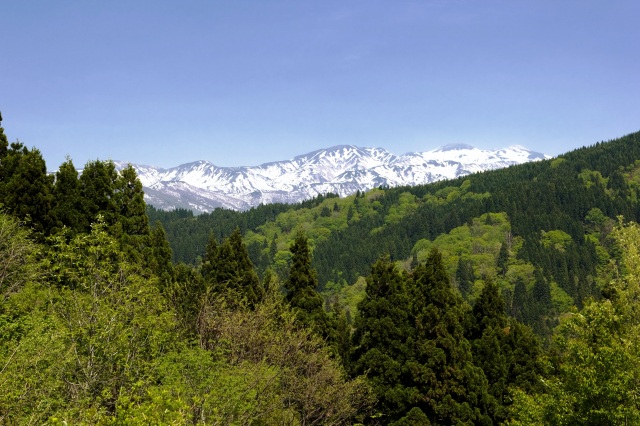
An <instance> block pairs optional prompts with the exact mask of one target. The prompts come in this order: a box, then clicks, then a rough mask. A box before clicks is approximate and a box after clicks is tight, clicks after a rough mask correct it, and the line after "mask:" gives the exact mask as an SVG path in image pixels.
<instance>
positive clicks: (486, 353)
mask: <svg viewBox="0 0 640 426" xmlns="http://www.w3.org/2000/svg"><path fill="white" fill-rule="evenodd" d="M471 323H472V326H471V329H470V330H469V340H470V342H471V347H472V353H473V360H474V364H475V365H477V366H479V367H480V368H482V371H483V372H484V374H485V376H486V377H487V380H488V382H489V391H490V393H491V395H492V396H493V397H494V398H495V399H496V401H497V403H498V406H497V407H496V408H495V410H494V412H493V413H492V417H493V419H494V420H495V421H497V422H500V423H502V422H504V421H505V420H506V416H507V413H506V406H508V405H509V401H510V399H509V398H508V393H509V386H511V385H516V386H519V387H521V388H526V389H532V388H533V387H534V386H535V384H536V383H537V374H538V373H539V363H538V355H539V353H540V346H539V343H538V340H537V339H536V338H535V336H534V335H533V332H532V331H531V329H529V328H528V327H526V326H524V325H523V324H521V323H519V322H518V321H516V320H515V319H513V318H512V319H509V318H508V317H507V315H506V313H505V305H504V301H503V299H502V296H501V295H500V289H499V287H498V285H497V284H496V283H495V282H494V281H493V280H490V279H489V280H487V281H486V284H485V286H484V288H483V290H482V293H481V294H480V296H479V297H478V300H477V301H476V303H475V305H474V306H473V309H472V321H471Z"/></svg>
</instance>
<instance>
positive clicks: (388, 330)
mask: <svg viewBox="0 0 640 426" xmlns="http://www.w3.org/2000/svg"><path fill="white" fill-rule="evenodd" d="M358 313H359V315H358V316H357V317H356V321H355V330H354V334H353V340H352V341H353V353H352V356H351V368H352V372H353V374H354V375H360V374H366V376H367V378H368V379H369V382H370V383H371V385H372V386H373V390H374V392H375V394H376V396H377V398H378V401H379V403H378V409H379V410H380V412H381V414H382V415H383V418H384V420H385V422H388V421H393V420H398V419H399V418H401V417H402V416H404V414H405V413H406V412H407V411H408V409H409V407H410V405H409V404H410V401H411V400H412V399H415V395H414V392H413V391H412V389H411V388H410V387H408V386H407V384H406V383H404V382H403V380H404V376H405V362H406V361H407V356H408V348H407V346H406V343H407V339H408V338H409V336H410V335H411V334H412V327H411V324H410V322H409V295H408V293H407V291H406V288H405V285H404V278H403V277H402V275H401V274H400V273H399V272H398V270H397V268H396V267H395V265H394V264H393V263H392V262H391V260H390V259H389V257H388V256H386V257H383V258H381V259H379V260H378V261H377V262H376V263H375V264H374V265H373V266H372V267H371V273H370V275H369V276H368V277H367V287H366V294H365V297H364V299H363V300H362V301H361V302H360V303H359V304H358Z"/></svg>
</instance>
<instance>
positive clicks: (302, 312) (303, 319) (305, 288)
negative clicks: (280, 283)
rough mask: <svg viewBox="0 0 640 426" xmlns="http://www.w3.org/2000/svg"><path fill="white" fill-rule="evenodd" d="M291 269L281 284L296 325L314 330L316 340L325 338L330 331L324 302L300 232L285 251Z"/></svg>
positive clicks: (303, 237)
mask: <svg viewBox="0 0 640 426" xmlns="http://www.w3.org/2000/svg"><path fill="white" fill-rule="evenodd" d="M289 250H290V251H291V254H292V257H291V269H290V271H289V278H288V279H287V281H286V282H285V290H286V292H287V294H286V299H287V302H289V305H290V306H291V308H292V309H293V311H294V312H295V313H296V316H297V318H298V321H300V323H301V324H302V325H304V326H306V327H309V328H311V329H313V330H315V331H316V332H317V333H318V334H319V335H320V336H322V337H324V338H329V337H330V336H331V335H332V327H331V324H330V321H329V316H328V315H327V313H326V312H325V310H324V300H323V299H322V296H321V295H320V293H318V291H317V290H316V289H317V288H318V278H317V277H316V271H315V270H314V269H313V268H311V252H310V250H309V244H308V241H307V237H305V235H304V234H303V233H302V232H301V231H300V232H298V233H297V234H296V237H295V240H294V241H293V244H292V245H291V248H290V249H289Z"/></svg>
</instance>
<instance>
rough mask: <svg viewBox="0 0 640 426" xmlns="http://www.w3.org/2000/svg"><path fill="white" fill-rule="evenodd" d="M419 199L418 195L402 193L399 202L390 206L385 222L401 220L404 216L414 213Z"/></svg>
mask: <svg viewBox="0 0 640 426" xmlns="http://www.w3.org/2000/svg"><path fill="white" fill-rule="evenodd" d="M417 201H418V199H417V197H416V196H415V195H413V194H411V193H409V192H403V193H402V194H400V197H399V199H398V203H397V204H394V205H392V206H391V207H390V208H389V213H387V216H386V217H385V218H384V221H385V223H387V224H391V223H397V222H400V220H402V218H403V217H405V216H407V215H409V214H411V213H413V212H414V211H415V210H416V208H418V204H417Z"/></svg>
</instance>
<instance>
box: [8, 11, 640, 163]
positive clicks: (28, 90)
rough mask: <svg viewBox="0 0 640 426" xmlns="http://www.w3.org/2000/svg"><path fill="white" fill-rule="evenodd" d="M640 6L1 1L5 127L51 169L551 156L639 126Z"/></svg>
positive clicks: (13, 137)
mask: <svg viewBox="0 0 640 426" xmlns="http://www.w3.org/2000/svg"><path fill="white" fill-rule="evenodd" d="M639 17H640V2H638V1H637V0H629V1H624V0H623V1H615V0H611V1H588V0H580V1H572V0H562V1H557V0H556V1H546V0H537V1H527V0H523V1H516V0H485V1H477V0H468V1H462V0H460V1H458V0H424V1H417V0H416V1H402V0H394V1H380V0H353V1H351V0H340V1H334V0H323V1H304V0H295V1H294V0H282V1H279V0H274V1H268V0H260V1H257V0H256V1H246V0H233V1H224V0H215V1H214V0H211V1H195V0H182V1H160V0H153V1H151V0H128V1H121V0H110V1H97V0H78V1H67V0H58V1H48V0H21V1H2V2H0V28H1V30H2V43H1V45H0V46H1V47H0V58H2V66H1V67H0V111H2V115H3V117H4V121H3V126H4V127H5V133H6V134H7V136H8V137H9V139H10V140H11V141H14V140H16V139H19V140H20V141H21V142H23V143H25V144H26V145H27V146H29V147H32V146H35V147H37V148H38V149H40V150H41V151H42V153H43V155H44V157H45V159H46V161H47V165H48V167H49V169H51V170H55V169H56V168H57V167H58V166H59V164H60V163H61V162H62V161H64V158H65V156H67V155H69V156H70V157H71V158H72V159H73V161H74V164H76V167H79V168H80V167H81V166H83V165H84V163H85V162H86V161H88V160H93V159H96V158H99V159H113V160H127V161H131V162H134V163H141V164H151V165H157V166H162V167H170V166H175V165H179V164H182V163H185V162H189V161H195V160H209V161H211V162H213V163H214V164H216V165H220V166H240V165H257V164H260V163H263V162H268V161H275V160H284V159H288V158H292V157H293V156H295V155H298V154H303V153H306V152H309V151H311V150H314V149H319V148H324V147H329V146H333V145H339V144H353V145H358V146H364V147H383V148H386V149H388V150H389V151H391V152H394V153H396V154H402V153H405V152H409V151H426V150H430V149H434V148H437V147H439V146H442V145H445V144H448V143H467V144H470V145H474V146H477V147H481V148H499V147H503V146H507V145H511V144H520V145H524V146H526V147H528V148H530V149H533V150H536V151H541V152H544V153H547V154H551V155H557V154H560V153H562V152H565V151H568V150H571V149H574V148H577V147H580V146H583V145H590V144H592V143H595V142H598V141H601V140H609V139H613V138H616V137H619V136H622V135H625V134H627V133H631V132H635V131H638V130H640V100H639V97H638V95H639V94H640V47H639V46H640V25H638V18H639Z"/></svg>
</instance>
